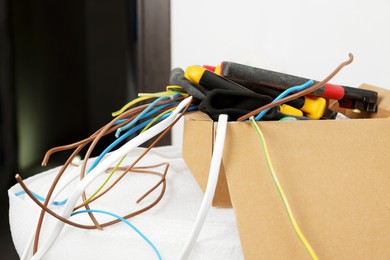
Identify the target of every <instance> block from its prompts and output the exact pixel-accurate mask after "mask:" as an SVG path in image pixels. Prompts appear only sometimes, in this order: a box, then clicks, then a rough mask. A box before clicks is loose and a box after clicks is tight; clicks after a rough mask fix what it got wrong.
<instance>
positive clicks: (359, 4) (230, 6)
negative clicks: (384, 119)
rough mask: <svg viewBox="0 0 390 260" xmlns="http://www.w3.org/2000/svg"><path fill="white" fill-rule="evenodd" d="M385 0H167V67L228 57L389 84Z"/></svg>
mask: <svg viewBox="0 0 390 260" xmlns="http://www.w3.org/2000/svg"><path fill="white" fill-rule="evenodd" d="M389 27H390V1H388V0H371V1H369V0H355V1H354V0H320V1H315V0H298V1H287V0H268V1H263V0H192V1H191V0H171V33H172V38H171V40H172V41H171V43H172V51H171V53H172V67H181V68H183V69H185V68H186V67H187V66H189V65H194V64H211V65H216V64H219V63H220V62H221V61H223V60H228V61H235V62H239V63H244V64H248V65H253V66H257V67H262V68H265V69H270V70H275V71H280V72H285V73H289V74H294V75H298V76H304V77H307V78H312V79H315V80H321V79H323V78H324V77H326V76H327V75H328V74H329V73H330V72H331V71H332V70H333V69H334V68H335V67H336V66H337V65H338V64H339V63H340V62H342V61H344V60H346V59H347V58H348V53H349V52H352V53H353V54H354V56H355V59H354V62H353V63H352V64H351V65H349V66H348V67H346V68H345V69H344V70H343V71H341V72H340V73H339V74H338V75H337V76H336V77H335V78H334V79H333V80H332V81H331V82H333V83H336V84H343V85H347V86H352V87H357V86H359V85H360V84H362V83H369V84H372V85H376V86H380V87H383V88H388V89H390V33H389V32H390V30H389Z"/></svg>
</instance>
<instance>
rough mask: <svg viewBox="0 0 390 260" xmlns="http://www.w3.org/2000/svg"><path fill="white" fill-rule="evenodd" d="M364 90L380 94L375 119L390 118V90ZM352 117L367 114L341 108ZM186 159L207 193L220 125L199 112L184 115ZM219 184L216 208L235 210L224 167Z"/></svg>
mask: <svg viewBox="0 0 390 260" xmlns="http://www.w3.org/2000/svg"><path fill="white" fill-rule="evenodd" d="M360 88H363V89H368V90H373V91H377V92H378V96H379V98H378V112H377V113H375V114H373V115H374V117H378V118H384V117H386V115H387V117H388V116H390V91H389V90H386V89H383V88H379V87H375V86H372V85H369V84H365V83H364V84H362V85H361V86H360ZM340 110H341V111H342V112H344V113H345V114H347V115H348V116H349V117H351V118H355V119H356V118H366V117H369V116H370V115H369V114H367V113H364V112H363V113H354V112H351V111H350V110H343V109H340ZM184 121H185V123H184V136H183V159H184V161H185V162H186V164H187V166H188V167H189V169H190V170H191V172H192V174H193V175H194V177H195V179H196V181H197V182H198V184H199V186H200V188H201V189H202V191H205V189H206V185H207V179H208V172H209V168H210V163H211V157H212V149H213V141H214V136H215V129H216V124H217V123H216V122H213V120H212V119H211V118H210V117H209V116H208V115H207V114H204V113H202V112H199V111H196V112H191V113H188V114H186V115H185V116H184ZM218 178H219V179H218V183H217V187H216V191H215V195H214V199H213V206H215V207H232V203H231V199H230V196H229V188H228V184H227V181H226V174H225V169H224V164H223V162H222V164H221V170H220V173H219V177H218Z"/></svg>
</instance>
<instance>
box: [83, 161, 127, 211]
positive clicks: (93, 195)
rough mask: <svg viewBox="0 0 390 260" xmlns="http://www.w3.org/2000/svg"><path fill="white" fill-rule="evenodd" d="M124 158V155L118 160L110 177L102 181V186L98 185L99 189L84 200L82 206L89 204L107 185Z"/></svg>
mask: <svg viewBox="0 0 390 260" xmlns="http://www.w3.org/2000/svg"><path fill="white" fill-rule="evenodd" d="M125 158H126V155H124V156H123V157H122V158H121V159H120V160H119V162H118V163H117V164H116V165H115V167H114V168H113V169H112V171H111V173H110V175H108V176H107V178H106V179H105V180H104V182H103V184H102V185H100V187H99V188H98V189H97V190H96V191H95V192H94V193H93V194H92V195H91V196H89V198H88V199H86V200H85V201H84V202H83V205H85V204H87V203H89V202H90V201H91V200H92V199H93V198H94V197H95V196H96V194H98V193H99V192H100V191H101V190H102V189H103V187H104V186H105V185H106V184H107V182H108V181H109V180H110V179H111V177H112V176H113V175H114V173H115V171H116V170H117V169H118V167H119V165H121V163H122V162H123V160H124V159H125Z"/></svg>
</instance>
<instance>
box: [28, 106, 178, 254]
mask: <svg viewBox="0 0 390 260" xmlns="http://www.w3.org/2000/svg"><path fill="white" fill-rule="evenodd" d="M166 102H170V101H165V102H164V101H163V102H161V104H163V103H166ZM148 105H149V104H145V105H141V106H139V107H135V108H132V109H130V110H127V111H125V112H124V113H122V114H121V115H118V116H117V117H116V118H114V119H113V120H111V122H110V123H109V124H107V125H108V126H107V125H105V126H103V127H102V128H101V129H100V130H98V131H96V132H95V133H94V134H92V135H91V136H90V137H88V138H86V139H84V140H82V141H79V142H76V143H74V144H71V145H65V146H60V147H56V148H52V149H50V150H49V151H48V152H46V154H45V157H44V160H43V162H42V165H46V164H47V161H48V159H49V157H50V155H51V154H52V153H54V152H57V151H63V150H67V149H71V148H72V147H76V146H77V145H79V147H82V148H83V147H84V146H85V145H86V144H87V143H88V142H90V141H91V140H92V139H94V140H95V139H96V138H98V139H100V138H101V136H99V135H100V134H101V133H105V134H109V133H111V132H113V131H115V130H116V129H118V128H119V127H121V126H123V125H125V124H127V123H128V122H129V121H130V120H132V119H133V118H129V119H128V120H126V121H125V122H123V123H121V124H118V125H115V126H114V127H112V128H111V129H110V130H107V129H108V128H109V127H110V126H112V125H113V124H114V123H115V122H116V121H117V120H119V119H122V118H124V117H128V116H131V115H132V114H135V113H137V112H139V111H140V110H142V109H143V108H145V107H146V106H148ZM134 117H135V116H134ZM95 144H96V142H95ZM95 144H93V147H94V146H95ZM82 148H81V149H82ZM90 148H91V147H90ZM81 149H77V150H78V152H79V151H80V150H81ZM78 152H76V153H73V154H72V156H71V157H70V158H69V159H68V161H70V162H71V161H72V160H73V158H74V156H76V155H77V154H78ZM88 158H89V156H88V157H87V158H85V159H84V162H86V161H87V160H88ZM68 165H69V163H67V164H64V165H63V167H62V168H61V170H60V172H59V173H58V174H57V176H56V178H55V180H54V181H53V183H52V185H51V187H50V189H49V192H48V196H46V199H45V202H44V205H45V206H47V205H48V201H49V200H50V197H51V195H52V193H53V191H54V189H55V187H56V186H57V183H58V181H59V179H60V178H61V176H62V174H63V172H64V171H65V170H66V168H67V166H68ZM84 171H85V168H82V173H81V174H82V175H84ZM83 195H84V196H83V200H86V198H85V193H83ZM85 207H86V209H90V208H89V206H88V204H86V205H85ZM44 214H45V211H43V210H42V211H41V214H40V216H39V220H38V223H37V228H36V235H35V239H34V248H33V253H34V254H35V253H36V251H37V249H38V242H39V236H40V230H41V228H42V224H43V218H44ZM88 215H89V216H90V218H91V220H92V222H93V223H94V224H95V226H96V228H98V229H102V227H101V226H100V224H99V222H98V221H97V220H96V218H95V217H94V215H93V213H92V212H88Z"/></svg>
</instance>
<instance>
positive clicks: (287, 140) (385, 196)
mask: <svg viewBox="0 0 390 260" xmlns="http://www.w3.org/2000/svg"><path fill="white" fill-rule="evenodd" d="M362 88H366V89H372V90H375V91H378V93H379V97H380V98H379V102H378V105H379V108H378V113H375V114H371V115H370V116H371V117H372V118H370V119H353V120H341V121H336V120H311V121H284V122H279V121H273V122H271V121H269V122H259V123H258V124H259V127H260V128H261V130H262V132H263V134H264V136H265V139H266V142H267V145H268V149H269V153H270V157H271V160H272V163H273V166H274V168H275V171H276V174H277V176H278V178H279V180H280V183H281V185H282V187H283V189H284V191H285V193H286V196H287V198H288V200H289V202H290V205H291V207H292V211H293V213H294V215H295V218H296V219H297V222H298V224H299V226H300V228H301V230H302V232H303V234H305V236H306V238H307V240H308V241H309V242H310V244H311V245H312V247H313V248H314V250H315V251H316V253H317V255H318V256H319V257H320V258H321V259H389V258H390V246H389V245H390V163H389V154H390V119H388V118H387V117H389V116H390V91H388V90H384V89H380V88H376V87H373V86H369V85H363V86H362ZM348 115H349V116H353V117H366V116H367V114H365V113H361V114H356V113H351V112H348ZM215 124H216V123H214V122H212V121H211V120H210V118H208V116H207V115H206V114H203V113H200V112H195V113H190V114H188V115H186V117H185V122H184V142H183V158H184V160H185V161H186V163H187V165H188V167H189V168H190V170H191V171H192V173H193V175H194V176H195V178H196V180H197V181H198V183H199V185H200V187H201V188H202V189H203V190H204V189H205V187H206V183H207V178H208V170H209V166H210V161H211V153H212V146H213V139H214V130H215V129H216V127H215ZM213 205H214V206H219V207H228V206H229V205H232V206H233V208H234V210H235V214H236V219H237V225H238V229H239V234H240V239H241V244H242V247H243V251H244V256H245V259H309V258H310V256H309V254H308V253H307V251H306V250H305V248H304V247H303V245H302V243H301V242H300V240H299V238H298V237H297V235H296V234H295V232H294V230H293V227H292V226H291V224H290V222H289V219H288V216H287V213H286V211H285V209H284V206H283V204H282V201H281V198H280V196H279V194H278V191H277V189H276V187H275V185H274V183H273V181H272V178H271V175H270V173H269V170H268V168H267V164H266V161H265V157H264V152H263V149H262V147H261V142H260V140H259V138H258V136H257V134H256V132H255V130H254V128H253V127H252V126H251V124H250V123H246V122H229V124H228V128H227V135H226V141H225V149H224V155H223V159H222V168H221V171H220V176H219V182H218V185H217V191H216V194H215V198H214V201H213Z"/></svg>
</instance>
